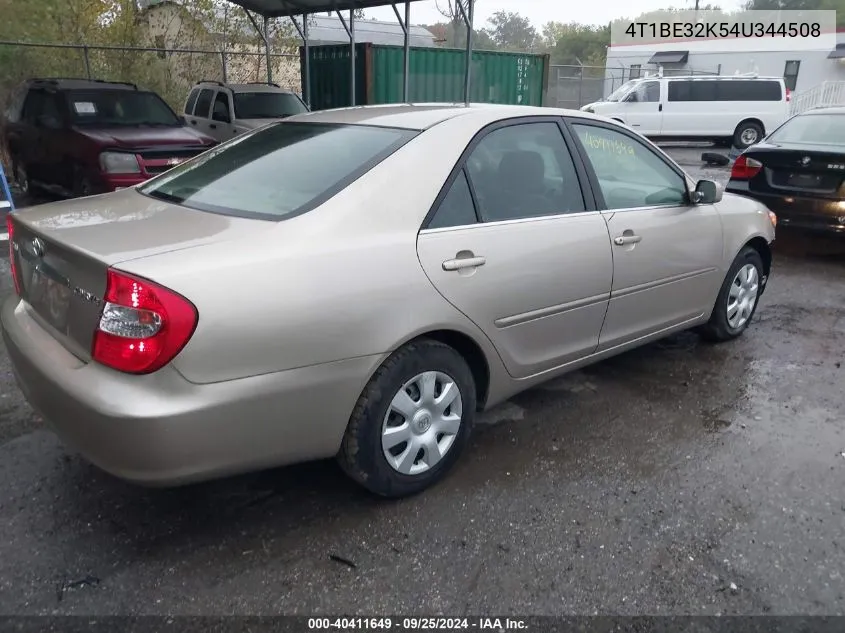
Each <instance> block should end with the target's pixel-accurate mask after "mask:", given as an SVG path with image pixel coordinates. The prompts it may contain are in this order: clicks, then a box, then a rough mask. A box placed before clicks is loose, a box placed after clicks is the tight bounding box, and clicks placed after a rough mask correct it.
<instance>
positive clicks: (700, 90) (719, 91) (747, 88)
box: [669, 79, 783, 101]
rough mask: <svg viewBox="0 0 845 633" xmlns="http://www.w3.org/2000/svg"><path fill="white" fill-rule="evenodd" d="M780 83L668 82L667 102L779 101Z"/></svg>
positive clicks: (780, 94) (729, 80)
mask: <svg viewBox="0 0 845 633" xmlns="http://www.w3.org/2000/svg"><path fill="white" fill-rule="evenodd" d="M782 98H783V93H782V91H781V86H780V82H777V81H761V80H757V79H749V80H747V81H743V80H741V79H727V80H718V81H717V80H712V81H708V80H706V79H704V80H702V79H695V80H681V81H670V82H669V101H780V100H781V99H782Z"/></svg>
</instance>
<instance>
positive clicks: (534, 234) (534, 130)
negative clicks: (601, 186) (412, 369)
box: [417, 117, 613, 378]
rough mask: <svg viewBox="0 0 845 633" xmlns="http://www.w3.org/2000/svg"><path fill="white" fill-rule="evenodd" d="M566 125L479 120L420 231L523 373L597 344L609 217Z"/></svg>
mask: <svg viewBox="0 0 845 633" xmlns="http://www.w3.org/2000/svg"><path fill="white" fill-rule="evenodd" d="M567 136H568V135H567ZM567 136H565V135H564V132H563V128H562V127H561V125H560V121H559V120H558V119H555V118H550V117H531V118H528V119H520V120H514V121H508V122H505V123H502V124H499V125H497V126H494V127H492V128H488V129H487V130H485V131H483V132H482V133H481V134H480V135H479V137H477V138H476V140H475V141H474V142H473V143H472V144H471V145H470V148H469V149H468V151H467V153H466V154H465V157H464V158H463V159H462V161H461V162H460V163H459V164H458V166H457V167H456V170H455V171H454V172H453V174H452V176H451V177H450V179H449V180H448V181H447V183H446V185H445V186H444V188H443V190H442V192H441V194H440V197H439V198H438V202H437V203H436V204H435V208H434V209H433V211H432V213H433V215H431V217H430V219H429V221H428V223H427V224H426V225H424V226H423V230H422V231H421V232H420V235H419V239H418V242H417V249H418V254H419V258H420V263H421V264H422V266H423V268H424V270H425V272H426V274H427V275H428V277H429V279H430V280H431V282H432V283H433V284H434V286H435V287H436V288H437V289H438V291H439V292H440V293H441V294H442V295H443V296H444V297H445V298H446V300H447V301H449V302H450V303H452V305H454V306H455V307H456V308H457V309H458V310H460V311H461V312H463V313H464V314H465V315H466V316H467V317H468V318H469V319H470V320H472V321H473V322H474V323H475V324H476V325H478V326H479V327H480V328H481V329H482V330H483V331H484V332H485V333H486V334H487V336H488V337H489V338H490V340H491V341H492V342H493V344H494V345H495V346H496V348H497V350H498V351H499V354H500V355H501V357H502V360H503V362H504V364H505V366H506V367H507V370H508V372H509V373H510V374H511V375H512V376H514V377H517V378H524V377H527V376H531V375H533V374H537V373H539V372H543V371H546V370H549V369H552V368H554V367H557V366H560V365H563V364H565V363H568V362H571V361H573V360H576V359H579V358H581V357H584V356H587V355H589V354H591V353H592V352H593V351H594V350H595V349H596V346H597V345H598V336H599V331H600V330H601V323H602V320H603V319H604V315H605V311H606V309H607V302H608V297H609V293H610V286H611V281H612V273H613V271H612V260H611V253H610V241H609V237H608V233H607V225H606V224H605V222H604V220H603V219H602V216H601V214H600V213H599V212H597V211H596V210H594V209H595V206H594V201H593V199H592V196H591V194H590V193H589V192H586V193H585V192H584V191H582V188H581V182H584V178H586V175H585V173H584V171H583V167H582V166H581V165H580V164H577V165H576V162H575V161H574V160H573V151H574V146H573V144H572V141H571V139H570V140H569V141H567V140H566V139H567ZM579 174H580V176H581V177H580V178H579Z"/></svg>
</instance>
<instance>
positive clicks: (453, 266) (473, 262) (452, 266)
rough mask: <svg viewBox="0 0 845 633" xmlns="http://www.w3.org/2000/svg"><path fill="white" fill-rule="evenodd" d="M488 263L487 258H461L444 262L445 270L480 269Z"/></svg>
mask: <svg viewBox="0 0 845 633" xmlns="http://www.w3.org/2000/svg"><path fill="white" fill-rule="evenodd" d="M486 263H487V258H485V257H461V258H457V259H447V260H446V261H445V262H443V270H448V271H452V270H463V269H464V268H478V267H479V266H483V265H484V264H486Z"/></svg>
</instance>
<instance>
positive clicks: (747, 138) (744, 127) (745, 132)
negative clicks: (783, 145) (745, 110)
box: [734, 121, 763, 149]
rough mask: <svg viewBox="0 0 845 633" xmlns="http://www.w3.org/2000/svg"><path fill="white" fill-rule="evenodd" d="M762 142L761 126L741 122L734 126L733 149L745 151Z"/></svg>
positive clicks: (754, 123) (749, 122) (752, 122)
mask: <svg viewBox="0 0 845 633" xmlns="http://www.w3.org/2000/svg"><path fill="white" fill-rule="evenodd" d="M762 140H763V126H762V125H760V124H759V123H757V122H755V121H743V122H742V123H740V124H739V125H737V126H736V131H735V132H734V147H736V148H737V149H747V148H749V147H751V146H752V145H754V144H755V143H759V142H760V141H762Z"/></svg>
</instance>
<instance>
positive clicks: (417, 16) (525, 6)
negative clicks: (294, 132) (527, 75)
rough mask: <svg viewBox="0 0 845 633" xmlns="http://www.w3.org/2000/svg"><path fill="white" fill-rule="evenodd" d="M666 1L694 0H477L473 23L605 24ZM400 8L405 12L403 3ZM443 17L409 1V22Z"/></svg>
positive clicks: (426, 0)
mask: <svg viewBox="0 0 845 633" xmlns="http://www.w3.org/2000/svg"><path fill="white" fill-rule="evenodd" d="M399 1H400V2H401V0H399ZM707 2H711V3H712V4H716V5H718V6H720V7H722V9H737V8H739V7H740V5H741V4H744V2H742V0H721V1H719V0H715V1H714V0H702V4H707ZM446 4H447V3H446V1H445V0H440V5H441V6H443V7H445V6H446ZM667 5H668V6H674V7H677V8H680V9H693V8H695V2H694V0H586V1H584V0H581V1H579V0H476V5H475V16H476V17H475V24H476V28H479V27H484V26H485V24H486V22H487V18H489V17H490V16H491V15H492V14H493V13H495V12H496V11H509V12H513V13H519V14H520V15H522V16H523V17H526V18H528V19H529V20H531V22H532V23H533V24H534V26H535V27H536V28H537V30H540V29H541V28H542V26H543V25H544V24H545V23H546V22H552V21H554V22H578V23H580V24H600V25H605V24H608V23H609V22H611V21H612V20H614V19H617V18H634V17H636V16H638V15H641V14H642V13H645V12H646V11H654V10H656V9H664V8H666V7H667ZM399 10H400V13H402V14H403V15H404V5H402V6H400V7H399ZM366 15H367V17H371V18H376V19H378V20H390V21H394V22H395V21H396V14H394V13H393V9H392V8H390V7H389V6H387V7H382V8H379V9H370V10H368V11H367V12H366ZM442 20H443V17H442V15H441V14H440V13H439V12H438V11H437V7H436V6H435V0H421V1H420V2H412V3H411V23H412V24H433V23H435V22H440V21H442Z"/></svg>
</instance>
